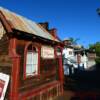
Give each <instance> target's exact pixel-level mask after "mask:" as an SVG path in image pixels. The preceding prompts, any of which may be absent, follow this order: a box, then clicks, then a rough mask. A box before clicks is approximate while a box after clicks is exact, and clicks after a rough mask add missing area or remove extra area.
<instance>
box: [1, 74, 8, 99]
mask: <svg viewBox="0 0 100 100" xmlns="http://www.w3.org/2000/svg"><path fill="white" fill-rule="evenodd" d="M8 82H9V75H6V74H4V73H0V100H4V97H5V93H6V90H7V86H8Z"/></svg>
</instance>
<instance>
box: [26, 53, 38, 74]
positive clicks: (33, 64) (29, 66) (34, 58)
mask: <svg viewBox="0 0 100 100" xmlns="http://www.w3.org/2000/svg"><path fill="white" fill-rule="evenodd" d="M36 74H38V53H37V52H31V51H29V52H27V58H26V75H36Z"/></svg>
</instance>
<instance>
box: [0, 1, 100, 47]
mask: <svg viewBox="0 0 100 100" xmlns="http://www.w3.org/2000/svg"><path fill="white" fill-rule="evenodd" d="M0 6H2V7H4V8H7V9H9V10H11V11H13V12H16V13H18V14H20V15H22V16H24V17H27V18H29V19H31V20H33V21H36V22H45V21H46V22H47V21H48V22H49V23H50V28H54V27H55V28H57V32H58V36H59V37H60V38H61V39H62V40H63V39H65V38H69V37H73V38H75V39H76V38H80V40H79V41H78V43H79V44H82V45H84V46H85V47H88V44H92V43H95V42H96V41H100V17H99V16H98V15H97V12H96V9H97V8H98V7H100V0H0Z"/></svg>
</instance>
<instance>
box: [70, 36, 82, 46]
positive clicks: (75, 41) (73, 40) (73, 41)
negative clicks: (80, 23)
mask: <svg viewBox="0 0 100 100" xmlns="http://www.w3.org/2000/svg"><path fill="white" fill-rule="evenodd" d="M69 40H70V41H71V43H72V44H73V45H76V44H77V41H78V40H80V39H79V38H76V39H74V38H72V37H70V38H69Z"/></svg>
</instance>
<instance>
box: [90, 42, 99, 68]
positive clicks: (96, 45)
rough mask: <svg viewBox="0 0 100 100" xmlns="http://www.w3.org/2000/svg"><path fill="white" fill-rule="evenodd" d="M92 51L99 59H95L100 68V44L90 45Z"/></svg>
mask: <svg viewBox="0 0 100 100" xmlns="http://www.w3.org/2000/svg"><path fill="white" fill-rule="evenodd" d="M90 50H93V51H95V53H96V56H97V58H96V59H95V61H96V64H97V66H98V67H99V66H100V42H96V43H95V44H91V45H90Z"/></svg>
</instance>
